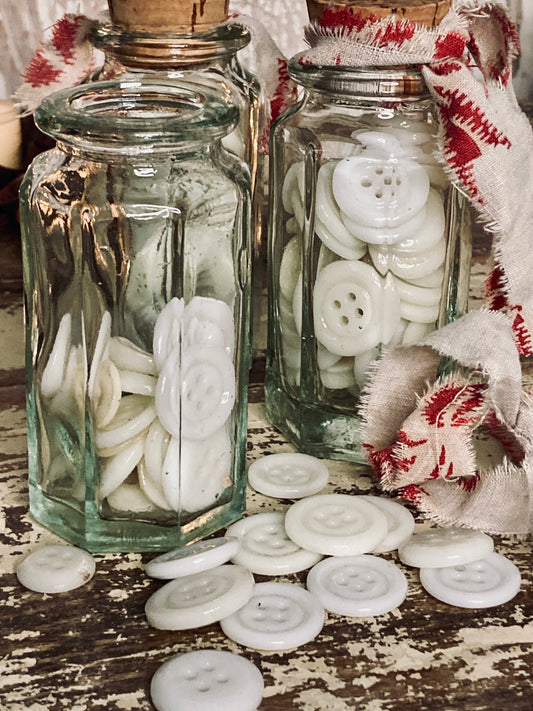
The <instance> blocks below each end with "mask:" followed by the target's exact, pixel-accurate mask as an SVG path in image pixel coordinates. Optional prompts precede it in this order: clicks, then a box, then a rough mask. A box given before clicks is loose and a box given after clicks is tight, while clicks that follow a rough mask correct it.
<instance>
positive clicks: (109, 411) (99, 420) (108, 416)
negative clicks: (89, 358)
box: [91, 360, 149, 429]
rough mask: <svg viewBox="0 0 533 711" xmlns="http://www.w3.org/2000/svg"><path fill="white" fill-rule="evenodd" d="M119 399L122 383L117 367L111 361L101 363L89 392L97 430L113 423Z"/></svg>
mask: <svg viewBox="0 0 533 711" xmlns="http://www.w3.org/2000/svg"><path fill="white" fill-rule="evenodd" d="M148 377H149V376H148ZM121 397H122V382H121V380H120V373H119V371H118V368H117V366H116V365H115V364H114V363H113V361H111V360H103V361H101V362H100V363H99V365H98V368H97V370H96V371H95V373H94V379H93V387H92V391H91V408H92V413H93V418H94V424H95V426H96V428H97V429H103V428H104V427H107V426H108V425H109V424H110V423H111V422H112V421H113V418H114V417H115V415H116V414H117V411H118V408H119V405H120V399H121Z"/></svg>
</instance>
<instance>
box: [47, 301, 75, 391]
mask: <svg viewBox="0 0 533 711" xmlns="http://www.w3.org/2000/svg"><path fill="white" fill-rule="evenodd" d="M71 324H72V319H71V316H70V314H65V315H64V316H63V317H62V318H61V321H60V322H59V327H58V329H57V333H56V337H55V340H54V345H53V346H52V350H51V352H50V355H49V356H48V360H47V362H46V366H45V367H44V370H43V373H42V375H41V395H42V396H43V397H52V396H53V395H55V394H56V393H57V392H58V391H59V390H60V388H61V386H62V384H63V377H64V374H65V368H66V366H67V358H68V355H69V352H70V333H71Z"/></svg>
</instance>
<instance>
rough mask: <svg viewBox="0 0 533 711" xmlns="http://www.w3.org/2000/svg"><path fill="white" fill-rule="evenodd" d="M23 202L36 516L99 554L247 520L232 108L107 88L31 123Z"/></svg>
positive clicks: (240, 186)
mask: <svg viewBox="0 0 533 711" xmlns="http://www.w3.org/2000/svg"><path fill="white" fill-rule="evenodd" d="M36 121H37V124H38V126H39V128H40V129H41V130H42V131H43V132H44V133H46V134H48V135H50V136H52V137H53V138H55V139H56V140H57V147H56V148H54V149H52V150H51V151H48V152H46V153H43V154H41V155H40V156H38V157H37V158H36V159H35V161H34V162H33V164H32V166H31V168H30V170H29V171H28V173H27V175H26V177H25V179H24V182H23V185H22V188H21V223H22V239H23V257H24V282H25V308H26V368H27V420H28V447H29V479H30V509H31V512H32V513H33V515H34V516H35V518H36V519H37V520H38V521H40V522H41V523H43V524H44V525H46V526H48V527H49V528H50V529H52V530H53V531H55V532H56V533H58V534H59V535H61V536H63V537H64V538H66V539H68V540H69V541H71V542H72V543H75V544H78V545H81V546H83V547H85V548H87V549H89V550H92V551H104V550H111V551H148V550H168V549H170V548H172V547H174V546H180V545H183V544H186V543H188V542H189V541H193V540H196V539H198V538H200V537H202V536H204V535H207V534H210V533H212V532H213V531H216V530H218V529H220V528H222V527H225V526H227V525H228V523H229V522H231V521H233V520H236V519H238V518H239V517H240V516H241V515H242V512H243V511H244V508H245V484H246V480H245V470H246V463H245V456H246V425H247V378H248V371H249V367H250V360H251V349H250V344H249V286H250V284H249V282H250V279H249V276H250V275H249V270H250V256H249V241H250V177H249V171H248V169H247V167H246V166H245V164H244V163H243V162H241V161H239V160H238V159H237V158H235V157H234V156H232V155H231V154H229V153H228V152H227V151H225V150H224V149H223V148H222V146H221V141H222V139H223V138H224V136H226V135H227V134H228V133H229V132H230V131H231V130H233V128H234V127H235V125H236V123H237V121H238V110H237V108H236V107H235V106H232V105H230V104H228V103H226V102H224V101H221V100H220V99H219V98H218V96H217V95H215V94H211V93H210V92H209V91H208V90H206V89H203V90H200V89H199V88H198V86H196V85H189V84H187V83H186V82H182V83H177V82H173V83H172V84H170V83H168V84H162V83H160V82H153V81H148V80H143V81H142V82H140V81H126V80H124V81H121V82H96V83H94V84H87V85H83V86H79V87H76V88H74V89H69V90H65V91H62V92H58V93H57V94H54V95H52V96H51V97H49V98H47V99H46V100H45V101H44V102H43V104H42V105H41V107H40V108H39V109H38V110H37V113H36Z"/></svg>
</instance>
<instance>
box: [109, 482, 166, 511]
mask: <svg viewBox="0 0 533 711" xmlns="http://www.w3.org/2000/svg"><path fill="white" fill-rule="evenodd" d="M107 503H108V504H109V506H111V508H113V509H116V510H117V511H130V512H131V511H134V512H135V513H147V512H152V511H155V509H156V507H155V506H154V504H153V502H152V501H151V500H150V499H149V498H148V497H147V496H146V495H145V493H144V492H143V490H142V489H141V487H140V486H139V485H138V484H127V483H123V484H120V485H119V486H117V488H116V489H115V490H114V491H112V492H111V493H110V494H109V496H108V497H107Z"/></svg>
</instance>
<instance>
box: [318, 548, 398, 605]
mask: <svg viewBox="0 0 533 711" xmlns="http://www.w3.org/2000/svg"><path fill="white" fill-rule="evenodd" d="M307 587H308V589H309V590H310V591H311V592H312V593H313V594H314V595H316V597H317V598H318V599H319V600H320V602H321V603H322V604H323V605H324V607H325V609H326V610H328V611H329V612H335V613H337V614H339V615H348V616H352V617H367V616H370V615H383V614H384V613H386V612H390V610H394V608H396V607H398V606H399V605H401V603H402V602H403V601H404V600H405V596H406V595H407V580H406V577H405V575H404V574H403V573H402V571H401V570H400V569H399V568H398V567H397V566H396V565H394V564H393V563H390V562H389V561H387V560H384V559H383V558H377V557H376V556H373V555H360V556H346V557H344V556H343V557H340V558H326V559H325V560H322V561H320V563H317V564H316V565H315V566H314V568H312V569H311V570H310V571H309V575H308V576H307Z"/></svg>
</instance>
